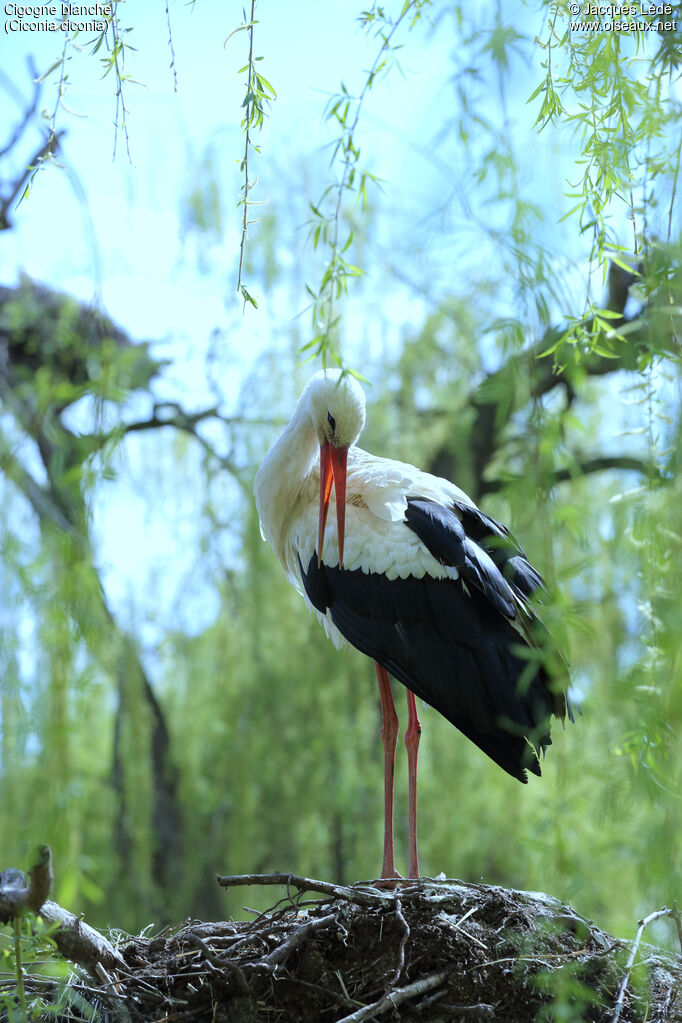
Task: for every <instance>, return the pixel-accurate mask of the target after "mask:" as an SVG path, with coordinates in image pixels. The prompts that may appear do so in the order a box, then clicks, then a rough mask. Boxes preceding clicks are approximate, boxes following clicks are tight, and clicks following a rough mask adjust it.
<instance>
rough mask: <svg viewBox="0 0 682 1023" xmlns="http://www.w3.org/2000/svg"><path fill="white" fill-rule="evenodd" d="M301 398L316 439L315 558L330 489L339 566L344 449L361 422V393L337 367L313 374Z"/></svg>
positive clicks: (343, 514)
mask: <svg viewBox="0 0 682 1023" xmlns="http://www.w3.org/2000/svg"><path fill="white" fill-rule="evenodd" d="M303 398H304V400H306V401H307V408H308V411H309V413H310V418H311V419H312V422H313V426H314V428H315V432H316V433H317V438H318V440H319V442H320V520H319V529H318V536H317V561H318V565H319V564H320V562H321V560H322V545H323V543H324V530H325V526H326V524H327V512H328V510H329V499H330V497H331V491H332V480H333V483H334V490H335V496H336V525H337V532H338V537H339V567H342V565H343V535H344V528H345V522H346V461H347V458H348V448H349V447H350V446H351V444H355V442H356V441H357V439H358V437H359V436H360V434H361V433H362V428H363V426H364V425H365V392H364V391H363V389H362V387H360V384H359V383H358V382H357V380H355V379H354V378H353V377H352V376H349V375H348V374H346V375H345V376H341V371H340V370H334V369H330V370H326V371H324V370H323V371H322V372H320V373H316V374H315V376H314V377H311V379H310V380H309V381H308V384H307V386H306V389H305V391H304V392H303Z"/></svg>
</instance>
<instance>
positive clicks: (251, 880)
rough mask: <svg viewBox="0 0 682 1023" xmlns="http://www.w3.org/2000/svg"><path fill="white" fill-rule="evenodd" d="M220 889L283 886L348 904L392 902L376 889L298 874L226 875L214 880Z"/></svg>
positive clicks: (388, 896)
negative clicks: (340, 900)
mask: <svg viewBox="0 0 682 1023" xmlns="http://www.w3.org/2000/svg"><path fill="white" fill-rule="evenodd" d="M216 880H217V881H218V884H219V885H221V887H222V888H236V887H238V886H243V885H285V886H286V887H294V888H298V890H299V891H302V892H320V893H321V894H322V895H328V896H329V897H330V898H332V899H346V900H347V901H349V902H360V903H365V904H366V905H376V904H377V903H386V902H392V901H393V895H392V894H390V893H389V892H381V891H379V890H378V889H376V888H372V889H371V890H370V891H367V889H366V888H365V887H363V888H355V887H353V888H349V887H347V886H346V885H338V884H330V883H329V882H328V881H316V880H314V879H313V878H309V877H301V876H300V875H299V874H283V873H280V872H275V873H274V874H226V875H218V877H217V878H216Z"/></svg>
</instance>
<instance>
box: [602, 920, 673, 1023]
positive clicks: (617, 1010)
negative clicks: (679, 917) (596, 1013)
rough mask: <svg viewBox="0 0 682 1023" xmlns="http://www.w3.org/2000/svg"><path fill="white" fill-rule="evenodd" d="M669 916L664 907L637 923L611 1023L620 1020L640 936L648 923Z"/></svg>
mask: <svg viewBox="0 0 682 1023" xmlns="http://www.w3.org/2000/svg"><path fill="white" fill-rule="evenodd" d="M671 915H672V913H671V911H670V910H669V909H667V908H666V907H665V906H664V907H663V909H657V910H656V911H655V912H654V913H649V915H648V916H645V917H644V919H643V920H640V921H639V925H638V927H637V934H636V935H635V940H634V941H633V943H632V949H631V950H630V955H629V957H628V961H627V964H626V967H625V976H624V977H623V980H622V981H621V985H620V988H619V989H618V998H617V999H616V1007H615V1009H614V1012H613V1017H612V1019H611V1023H618V1020H619V1019H620V1014H621V1012H622V1011H623V1003H624V1001H625V992H626V990H627V986H628V981H629V980H630V973H631V972H632V967H633V965H634V962H635V956H636V955H637V950H638V949H639V943H640V941H641V940H642V935H643V934H644V930H645V928H646V927H647V926H648V925H649V924H650V923H653V921H654V920H658V919H659V918H660V917H662V916H671Z"/></svg>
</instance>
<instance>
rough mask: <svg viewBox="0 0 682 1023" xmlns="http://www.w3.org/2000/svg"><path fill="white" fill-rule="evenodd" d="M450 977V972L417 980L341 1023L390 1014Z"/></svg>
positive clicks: (353, 1022)
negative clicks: (392, 1010)
mask: <svg viewBox="0 0 682 1023" xmlns="http://www.w3.org/2000/svg"><path fill="white" fill-rule="evenodd" d="M449 975H450V970H441V971H440V973H431V974H429V976H428V977H423V978H422V979H421V980H415V982H414V983H413V984H408V985H407V986H406V987H401V988H398V989H397V990H396V991H391V992H389V994H387V995H383V997H381V998H380V999H379V1000H378V1001H376V1002H372V1004H371V1005H365V1006H363V1008H362V1009H358V1010H357V1012H352V1013H351V1014H350V1016H344V1017H343V1019H340V1020H339V1023H362V1021H363V1020H366V1019H372V1017H373V1016H380V1015H381V1014H382V1013H384V1012H388V1010H389V1009H394V1008H396V1006H398V1005H400V1004H401V1003H402V1002H406V1001H408V999H410V998H414V997H416V995H421V994H423V993H424V991H432V990H433V989H434V988H435V987H440V985H441V984H443V983H444V982H445V981H446V979H447V978H448V976H449Z"/></svg>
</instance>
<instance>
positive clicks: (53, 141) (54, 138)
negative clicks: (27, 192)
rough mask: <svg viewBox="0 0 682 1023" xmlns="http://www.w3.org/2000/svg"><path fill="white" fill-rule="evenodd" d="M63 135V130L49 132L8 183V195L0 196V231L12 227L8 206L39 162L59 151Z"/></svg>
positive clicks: (21, 189)
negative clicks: (17, 175) (18, 172)
mask: <svg viewBox="0 0 682 1023" xmlns="http://www.w3.org/2000/svg"><path fill="white" fill-rule="evenodd" d="M63 136H64V132H63V131H59V132H57V133H56V135H55V134H53V133H52V132H50V134H49V135H48V136H47V138H46V139H45V141H44V142H43V144H42V146H41V147H40V149H38V151H37V152H36V153H35V154H34V156H33V158H32V159H31V160H29V162H28V164H27V165H26V167H25V168H24V170H23V171H22V172H21V174H20V175H19V177H18V178H17V179H16V180H15V181H14V183H13V184H12V185H10V192H9V195H7V196H6V197H4V198H0V231H7V230H8V229H9V228H11V227H12V222H11V220H10V218H9V208H10V206H11V205H12V203H13V202H14V200H15V199H16V197H17V196H18V195H19V194H20V193H21V192H22V191H23V190H24V187H25V185H26V182H27V181H28V179H29V177H30V176H31V174H33V172H34V171H35V170H36V168H37V167H39V166H40V164H42V163H44V162H45V160H46V159H47V158H48V156H54V155H55V154H56V153H58V152H59V144H60V139H61V138H62V137H63Z"/></svg>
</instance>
